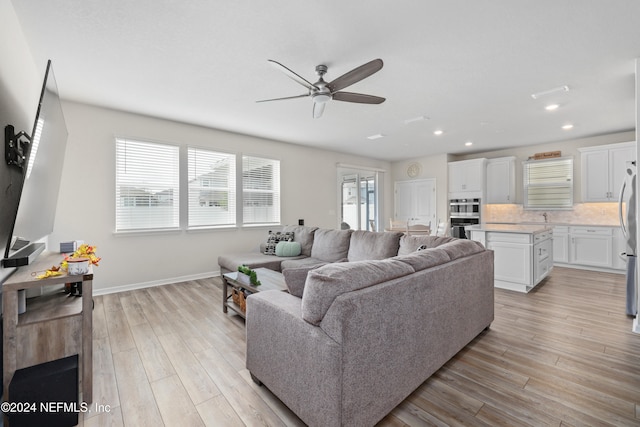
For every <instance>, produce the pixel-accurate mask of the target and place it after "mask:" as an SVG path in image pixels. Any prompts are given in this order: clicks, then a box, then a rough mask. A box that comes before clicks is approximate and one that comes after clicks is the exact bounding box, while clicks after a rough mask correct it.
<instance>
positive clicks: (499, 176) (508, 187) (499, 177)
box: [486, 156, 516, 203]
mask: <svg viewBox="0 0 640 427" xmlns="http://www.w3.org/2000/svg"><path fill="white" fill-rule="evenodd" d="M486 193H487V197H486V201H487V203H515V202H516V158H515V157H513V156H511V157H500V158H497V159H489V160H487V192H486Z"/></svg>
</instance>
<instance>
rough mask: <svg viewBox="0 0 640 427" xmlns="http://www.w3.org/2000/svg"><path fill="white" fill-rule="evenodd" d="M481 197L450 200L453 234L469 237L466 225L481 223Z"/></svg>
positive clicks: (464, 237) (454, 235)
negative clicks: (465, 230) (465, 228)
mask: <svg viewBox="0 0 640 427" xmlns="http://www.w3.org/2000/svg"><path fill="white" fill-rule="evenodd" d="M480 212H481V205H480V199H451V200H449V218H450V219H451V235H452V236H453V237H460V238H463V239H466V238H467V235H466V234H465V232H464V227H466V226H468V225H474V224H480Z"/></svg>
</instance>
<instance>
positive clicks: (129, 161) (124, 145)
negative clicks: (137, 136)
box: [116, 138, 180, 231]
mask: <svg viewBox="0 0 640 427" xmlns="http://www.w3.org/2000/svg"><path fill="white" fill-rule="evenodd" d="M178 161H179V149H178V147H177V146H174V145H168V144H158V143H153V142H142V141H132V140H128V139H121V138H117V139H116V231H131V230H149V229H166V228H177V227H179V225H180V224H179V165H178Z"/></svg>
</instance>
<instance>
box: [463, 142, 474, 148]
mask: <svg viewBox="0 0 640 427" xmlns="http://www.w3.org/2000/svg"><path fill="white" fill-rule="evenodd" d="M464 145H465V146H467V147H471V146H472V145H473V142H471V141H467V142H465V143H464Z"/></svg>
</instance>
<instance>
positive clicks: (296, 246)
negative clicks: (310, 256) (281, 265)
mask: <svg viewBox="0 0 640 427" xmlns="http://www.w3.org/2000/svg"><path fill="white" fill-rule="evenodd" d="M301 251H302V248H301V247H300V242H278V244H277V245H276V256H298V255H300V252H301Z"/></svg>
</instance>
